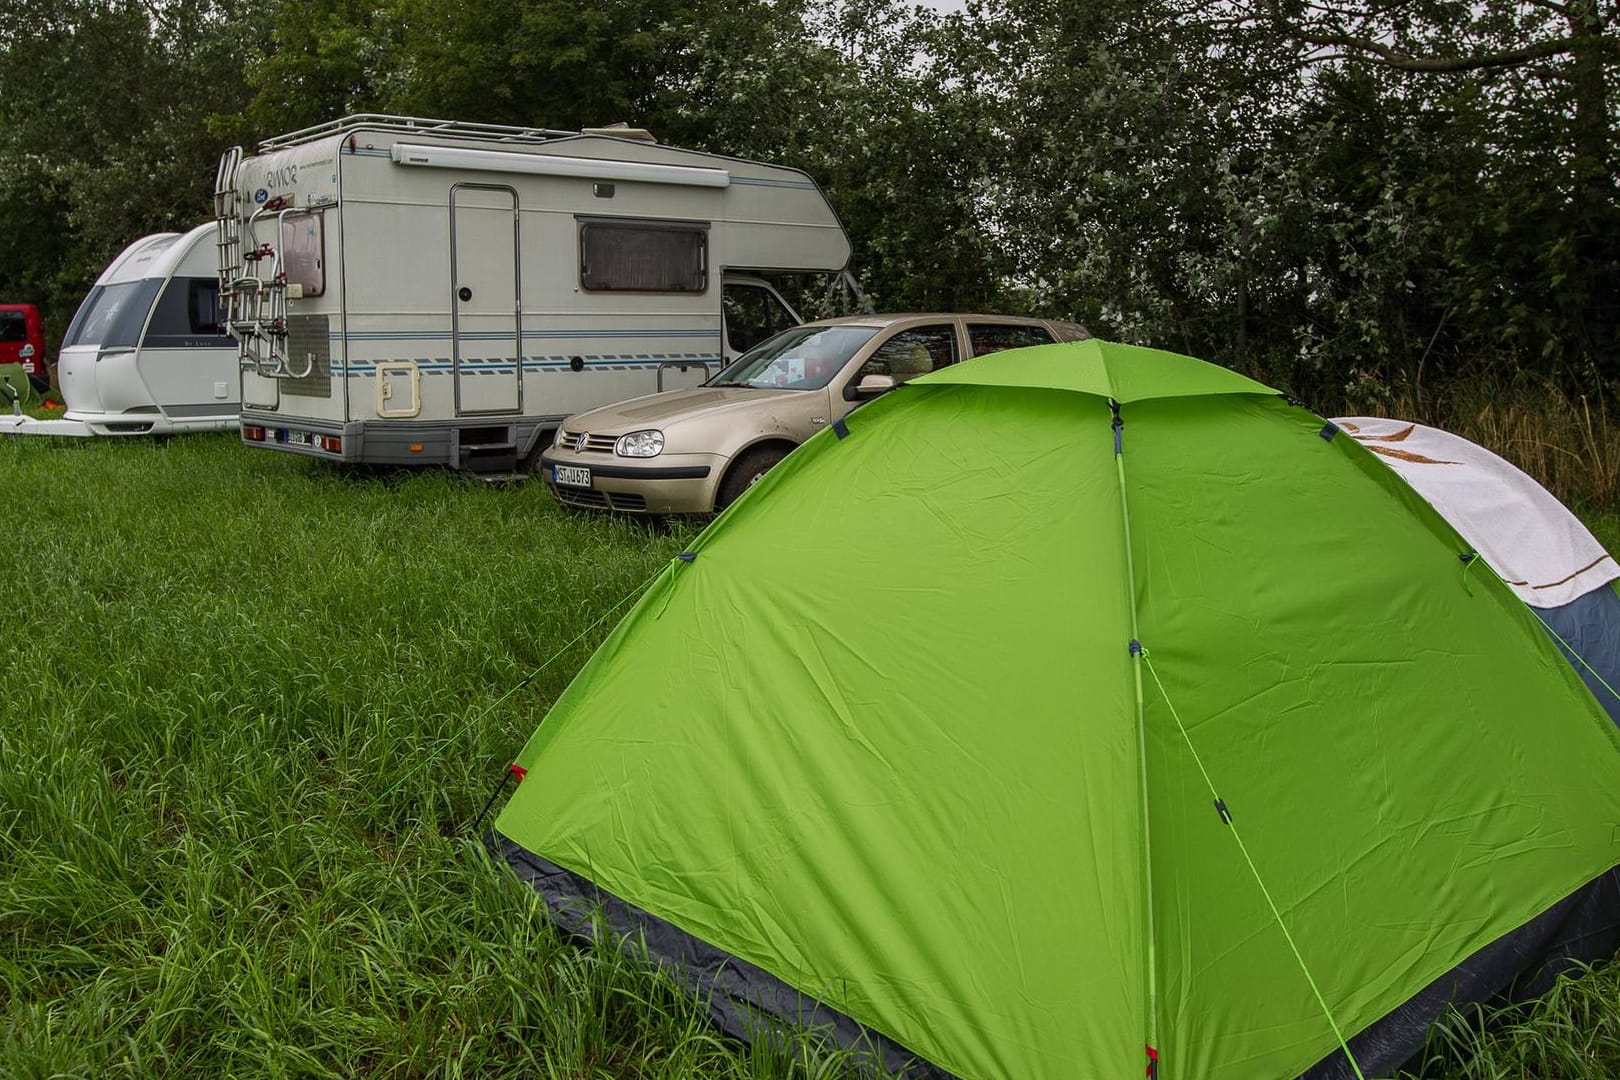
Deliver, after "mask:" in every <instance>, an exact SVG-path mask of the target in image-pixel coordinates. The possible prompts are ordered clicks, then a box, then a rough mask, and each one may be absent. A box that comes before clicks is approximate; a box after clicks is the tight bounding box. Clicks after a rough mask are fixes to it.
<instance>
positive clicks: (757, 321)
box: [720, 285, 798, 356]
mask: <svg viewBox="0 0 1620 1080" xmlns="http://www.w3.org/2000/svg"><path fill="white" fill-rule="evenodd" d="M720 303H721V310H722V311H724V313H725V318H726V340H727V341H728V342H730V343H731V351H732V352H733V353H734V354H735V355H737V356H741V355H742V354H743V353H745V352H747V351H748V350H749V349H752V348H753V347H754V346H755V345H758V344H759V343H760V342H762V341H764V340H765V339H766V338H768V337H771V336H772V335H774V334H778V333H780V332H781V331H783V330H786V329H787V328H788V327H790V326H796V325H798V321H797V320H796V319H794V318H793V314H792V313H791V312H790V311H788V309H787V308H785V307H783V306H782V301H780V300H778V299H777V298H776V294H775V293H773V292H771V291H770V290H769V289H762V288H760V287H759V286H758V285H727V286H726V290H725V295H724V296H723V297H722V299H721V302H720Z"/></svg>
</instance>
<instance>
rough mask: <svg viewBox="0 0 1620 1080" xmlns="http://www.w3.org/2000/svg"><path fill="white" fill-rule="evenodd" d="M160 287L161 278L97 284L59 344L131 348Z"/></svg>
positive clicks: (138, 335) (161, 285) (137, 339)
mask: <svg viewBox="0 0 1620 1080" xmlns="http://www.w3.org/2000/svg"><path fill="white" fill-rule="evenodd" d="M162 287H163V279H162V278H146V279H144V280H142V281H123V282H120V283H118V284H117V285H102V286H99V288H100V290H101V291H100V293H99V294H97V293H95V292H92V293H91V294H90V296H88V297H86V298H85V301H84V303H85V306H84V307H83V308H80V309H79V314H78V315H76V316H74V318H73V322H74V329H75V331H76V332H75V333H74V334H73V335H72V337H70V338H68V339H67V340H65V341H63V342H62V345H63V346H64V347H66V346H68V345H101V346H104V347H113V348H134V346H135V343H136V342H137V341H139V340H140V339H141V327H142V326H144V325H146V316H147V313H148V312H150V311H151V310H152V301H153V300H155V299H156V298H157V294H158V290H159V289H161V288H162Z"/></svg>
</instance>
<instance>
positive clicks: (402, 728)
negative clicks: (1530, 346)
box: [0, 436, 1620, 1080]
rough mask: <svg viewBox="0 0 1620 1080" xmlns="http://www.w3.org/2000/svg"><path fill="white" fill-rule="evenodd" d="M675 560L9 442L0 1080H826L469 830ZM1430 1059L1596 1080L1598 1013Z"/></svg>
mask: <svg viewBox="0 0 1620 1080" xmlns="http://www.w3.org/2000/svg"><path fill="white" fill-rule="evenodd" d="M1597 524H1598V526H1599V528H1600V529H1601V530H1602V531H1603V533H1604V539H1605V540H1606V541H1608V542H1610V543H1611V544H1612V543H1613V542H1614V541H1615V540H1616V538H1617V535H1620V528H1617V526H1620V519H1617V518H1615V517H1614V516H1613V515H1602V516H1601V517H1599V519H1598V520H1597ZM689 538H690V534H689V533H686V532H682V531H681V530H679V529H676V530H674V531H667V532H661V531H655V530H649V529H645V528H642V527H639V526H637V525H634V524H630V523H625V522H617V521H610V520H600V519H594V518H577V517H570V516H565V515H563V514H561V513H559V511H558V510H557V509H556V507H555V506H554V504H553V503H552V501H551V499H550V496H549V495H548V494H547V493H546V491H545V490H544V488H543V487H542V486H541V485H540V484H538V483H531V484H528V485H524V486H520V487H517V488H493V487H487V486H483V485H479V484H476V483H473V482H469V481H464V480H460V479H457V478H454V477H451V476H448V475H445V474H443V473H428V474H419V475H409V476H399V475H391V476H390V475H359V476H356V475H344V474H340V473H338V472H337V471H335V470H330V469H326V468H322V467H318V466H314V465H312V464H310V463H307V462H305V461H303V460H301V459H295V458H291V457H287V456H282V455H275V454H267V453H254V452H249V451H246V450H243V449H242V448H240V447H239V446H238V445H237V443H236V442H235V439H234V436H198V437H190V438H177V439H172V440H169V441H166V442H155V443H154V442H146V441H132V442H114V441H107V440H96V441H88V442H84V441H68V440H63V441H59V442H58V441H52V440H40V439H33V440H25V439H9V440H8V439H0V543H3V544H4V549H5V551H6V552H7V553H8V558H7V561H6V564H5V566H6V568H7V570H8V571H9V572H8V573H7V575H6V588H5V589H4V592H3V594H0V635H3V637H4V640H5V641H6V643H7V647H6V649H5V651H4V654H3V655H0V679H3V683H4V688H5V689H4V694H3V695H0V1077H5V1078H7V1080H10V1078H13V1077H17V1078H42V1080H43V1078H46V1077H64V1076H73V1077H106V1076H128V1077H147V1076H157V1077H163V1076H175V1077H195V1076H216V1075H217V1076H225V1075H229V1076H239V1077H261V1076H262V1077H316V1076H366V1077H415V1076H469V1077H473V1076H476V1077H500V1076H514V1077H516V1076H525V1077H528V1076H541V1077H557V1078H574V1080H578V1078H586V1077H604V1078H608V1077H611V1078H620V1077H669V1078H674V1077H745V1076H746V1077H787V1076H800V1077H815V1076H834V1075H842V1074H844V1073H845V1072H847V1071H848V1069H847V1063H846V1062H845V1061H843V1060H841V1059H840V1058H839V1057H838V1056H837V1055H830V1054H824V1053H821V1052H819V1051H818V1050H817V1049H816V1048H815V1047H814V1046H811V1045H804V1046H800V1047H797V1048H793V1049H782V1048H777V1049H772V1048H766V1047H758V1048H752V1049H750V1048H743V1047H738V1046H735V1045H733V1044H729V1043H727V1042H725V1041H723V1040H721V1039H719V1038H718V1037H717V1036H715V1035H714V1034H713V1033H712V1032H711V1031H710V1029H709V1028H708V1027H707V1026H706V1025H705V1023H704V1021H703V1017H702V1010H701V1008H700V1007H699V1006H698V1005H696V1004H695V1003H693V1002H692V1001H690V1000H688V999H687V998H686V997H685V996H684V995H682V994H681V993H679V992H678V991H676V990H675V989H674V988H673V987H672V986H671V985H670V984H669V983H668V982H667V981H665V980H664V979H663V978H661V977H660V976H659V975H657V974H656V973H655V972H653V971H651V970H650V969H648V968H646V967H645V966H643V965H639V964H635V963H632V962H629V961H626V960H623V959H621V958H618V957H616V956H613V955H609V954H606V953H599V952H594V951H593V952H584V951H580V950H577V949H575V948H573V947H571V946H569V945H568V944H566V943H565V942H562V941H560V940H559V939H558V937H557V936H556V935H555V934H554V933H553V931H552V930H551V928H550V927H549V925H548V923H547V922H546V920H545V918H544V916H543V913H542V911H541V910H540V908H539V907H538V905H537V903H536V901H535V899H534V897H533V895H532V894H531V893H530V892H529V890H528V889H527V888H526V887H524V886H522V885H520V884H518V883H517V882H516V881H515V880H514V879H513V878H512V877H511V876H510V875H509V874H507V873H505V872H504V870H503V869H502V868H500V867H497V866H494V865H492V864H490V863H489V862H488V860H487V859H486V858H485V856H484V853H483V850H482V848H481V847H480V846H479V844H478V843H477V842H476V841H475V839H474V838H473V837H472V835H471V833H470V831H469V826H470V825H471V822H472V819H473V817H474V816H475V815H476V814H477V812H478V810H479V808H480V807H481V806H482V805H483V804H484V801H485V799H486V798H487V797H488V795H489V794H490V792H491V790H492V789H493V787H494V785H495V784H496V783H498V782H499V780H500V778H501V776H502V772H503V769H504V767H505V765H506V764H507V762H509V761H510V760H511V759H512V757H513V755H514V754H515V753H516V751H517V750H518V748H519V747H520V746H521V745H522V743H523V741H524V740H525V739H526V738H527V736H528V735H529V734H530V732H531V731H532V730H533V728H534V726H535V724H536V723H537V721H538V719H539V717H540V716H541V714H542V713H543V711H544V709H545V708H546V706H547V704H548V703H549V702H550V701H551V700H553V699H554V698H555V696H556V695H557V694H558V693H559V692H560V691H561V689H562V688H563V686H564V685H565V684H566V683H567V681H568V679H569V678H570V677H571V676H572V674H573V673H574V671H575V670H577V668H578V667H579V665H580V664H581V663H583V661H584V659H585V658H586V657H587V656H588V655H589V652H590V649H591V647H592V646H593V645H594V644H595V642H596V641H597V640H599V639H600V638H601V637H602V636H604V635H605V634H606V632H607V630H608V628H609V626H610V625H611V622H612V619H611V618H609V619H607V620H606V621H604V622H600V623H599V620H601V619H602V617H603V616H604V614H610V613H612V612H613V611H614V610H615V609H616V607H617V605H618V603H619V601H621V600H624V599H627V598H629V597H630V596H631V595H633V594H634V593H635V592H636V591H637V590H638V587H639V586H640V584H641V583H642V582H644V581H645V580H646V579H647V578H648V577H649V576H651V575H652V574H653V573H654V572H656V571H657V570H658V569H659V568H660V567H661V566H662V565H663V564H664V563H665V562H667V560H668V559H670V558H671V557H672V556H673V555H674V554H675V553H676V552H677V551H679V550H681V548H682V547H683V546H684V544H685V542H686V541H687V540H688V539H689ZM581 635H583V636H581ZM576 637H579V638H580V640H578V641H577V643H576V644H574V645H572V646H571V647H569V648H567V649H565V650H564V651H563V652H562V653H561V655H560V656H558V658H557V659H556V661H555V662H554V663H553V664H552V665H551V666H550V667H549V668H548V669H547V670H545V671H544V672H543V673H542V674H541V675H540V676H539V677H537V678H536V679H535V680H534V681H533V682H532V683H531V684H530V685H529V686H528V687H527V688H525V689H523V690H522V691H521V692H519V693H516V694H512V695H511V696H509V697H508V696H506V695H508V693H509V691H511V690H512V689H513V687H514V686H516V685H517V684H518V683H519V682H520V680H522V678H523V677H524V676H525V675H526V674H527V673H529V672H530V671H532V670H533V669H534V668H536V667H537V666H539V665H540V664H541V663H542V662H544V661H545V660H546V659H547V658H549V657H551V656H552V655H553V654H554V653H556V652H557V650H559V649H560V648H562V647H563V646H564V645H565V644H566V643H568V642H570V641H572V640H573V639H575V638H576ZM1436 1048H1437V1054H1438V1055H1439V1058H1438V1061H1437V1064H1436V1066H1435V1069H1434V1070H1433V1071H1434V1074H1435V1075H1441V1076H1449V1077H1457V1078H1464V1077H1466V1078H1470V1080H1472V1078H1476V1077H1478V1078H1484V1077H1537V1078H1552V1077H1559V1078H1569V1080H1574V1078H1587V1077H1591V1078H1596V1077H1607V1076H1613V1075H1617V1074H1620V991H1617V983H1616V980H1615V979H1613V978H1612V977H1610V976H1609V975H1607V974H1605V973H1599V974H1597V975H1595V976H1590V977H1588V978H1585V979H1583V980H1579V981H1576V982H1573V983H1568V984H1565V985H1562V986H1561V987H1560V989H1559V991H1558V992H1557V993H1556V994H1554V995H1553V996H1552V997H1551V998H1550V999H1549V1001H1548V1002H1547V1003H1545V1004H1544V1005H1543V1006H1541V1007H1540V1008H1539V1009H1538V1010H1537V1011H1536V1012H1534V1013H1533V1014H1530V1015H1529V1016H1528V1017H1525V1018H1520V1019H1519V1021H1518V1022H1517V1025H1516V1026H1514V1027H1510V1028H1508V1029H1505V1030H1503V1031H1500V1032H1498V1033H1495V1034H1492V1035H1490V1036H1487V1037H1486V1038H1484V1039H1483V1040H1482V1039H1480V1038H1478V1037H1477V1036H1475V1035H1474V1034H1472V1033H1471V1032H1470V1030H1469V1029H1468V1025H1467V1024H1465V1023H1462V1022H1461V1021H1459V1022H1457V1023H1455V1024H1453V1025H1452V1026H1451V1027H1450V1028H1448V1029H1446V1030H1445V1031H1444V1032H1443V1033H1442V1034H1441V1036H1440V1037H1439V1038H1438V1039H1437V1041H1436Z"/></svg>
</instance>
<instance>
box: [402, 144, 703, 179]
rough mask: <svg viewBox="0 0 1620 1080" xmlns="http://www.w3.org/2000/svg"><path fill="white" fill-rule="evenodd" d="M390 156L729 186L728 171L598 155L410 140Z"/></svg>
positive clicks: (442, 164) (444, 165) (414, 161)
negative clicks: (443, 144)
mask: <svg viewBox="0 0 1620 1080" xmlns="http://www.w3.org/2000/svg"><path fill="white" fill-rule="evenodd" d="M392 156H393V159H394V163H395V164H396V165H421V166H427V167H428V168H439V169H483V170H486V171H489V172H510V173H528V174H530V175H538V176H578V177H584V178H585V179H589V180H635V181H640V182H642V183H645V184H679V185H683V186H686V187H714V188H723V187H729V186H731V173H729V172H727V171H726V170H725V169H701V168H693V167H691V166H687V165H651V164H648V163H646V162H641V161H607V160H603V159H601V158H579V157H562V156H560V155H557V154H519V153H512V152H510V151H504V150H472V149H467V148H463V147H456V146H422V145H417V144H412V143H395V144H394V146H393V152H392Z"/></svg>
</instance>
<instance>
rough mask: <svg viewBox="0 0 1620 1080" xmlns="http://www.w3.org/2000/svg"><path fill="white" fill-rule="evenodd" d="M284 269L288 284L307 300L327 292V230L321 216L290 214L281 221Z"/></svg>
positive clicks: (282, 262) (282, 264)
mask: <svg viewBox="0 0 1620 1080" xmlns="http://www.w3.org/2000/svg"><path fill="white" fill-rule="evenodd" d="M281 268H282V270H284V271H285V272H286V274H287V284H289V285H298V286H301V287H302V288H303V290H304V295H305V296H320V295H321V294H322V293H324V292H326V226H325V218H324V217H322V215H320V214H313V213H308V214H288V215H287V216H286V217H284V218H282V219H281Z"/></svg>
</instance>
